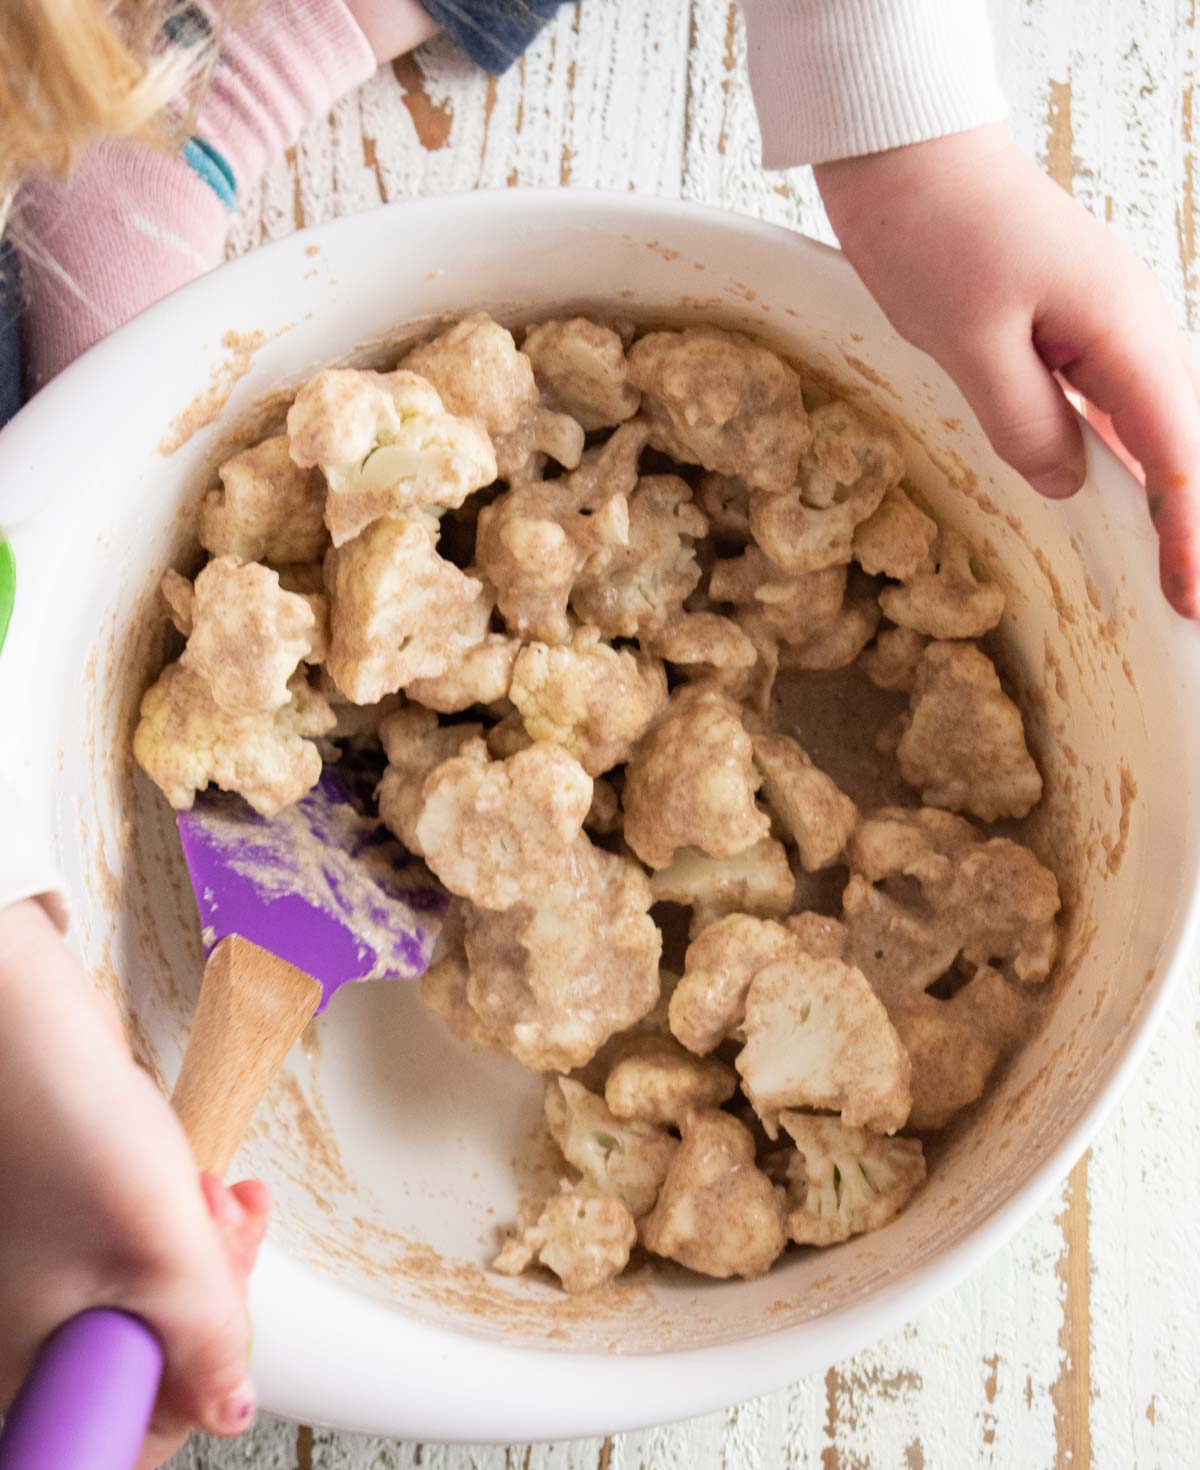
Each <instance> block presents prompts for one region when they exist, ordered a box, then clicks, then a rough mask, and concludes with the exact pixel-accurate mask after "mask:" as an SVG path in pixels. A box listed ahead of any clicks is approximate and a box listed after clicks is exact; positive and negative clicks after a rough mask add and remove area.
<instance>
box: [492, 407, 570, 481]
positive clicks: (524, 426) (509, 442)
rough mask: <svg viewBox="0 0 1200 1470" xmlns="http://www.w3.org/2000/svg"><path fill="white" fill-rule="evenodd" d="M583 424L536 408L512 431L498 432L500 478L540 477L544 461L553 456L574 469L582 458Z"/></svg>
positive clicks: (497, 453)
mask: <svg viewBox="0 0 1200 1470" xmlns="http://www.w3.org/2000/svg"><path fill="white" fill-rule="evenodd" d="M585 442H586V436H585V434H584V432H583V427H582V425H580V424H577V423H576V422H575V420H574V419H573V418H570V417H569V416H568V415H567V414H565V413H555V412H553V410H552V409H549V408H535V409H533V410H531V412H530V413H529V415H528V417H526V418H524V419H522V420H521V423H520V424H519V425H518V426H517V428H515V429H514V430H513V432H512V433H511V434H497V435H496V436H495V438H494V439H493V440H492V443H493V445H494V446H495V449H496V469H497V472H498V473H499V476H500V478H501V479H502V480H507V481H508V482H509V484H512V485H515V484H519V483H525V482H527V481H530V480H540V479H541V478H542V475H543V472H544V471H545V468H546V461H547V460H550V459H553V460H557V462H558V463H559V464H560V465H562V467H563V468H564V469H567V470H573V469H575V468H576V466H577V465H578V464H579V463H580V462H581V460H582V459H583V447H584V444H585Z"/></svg>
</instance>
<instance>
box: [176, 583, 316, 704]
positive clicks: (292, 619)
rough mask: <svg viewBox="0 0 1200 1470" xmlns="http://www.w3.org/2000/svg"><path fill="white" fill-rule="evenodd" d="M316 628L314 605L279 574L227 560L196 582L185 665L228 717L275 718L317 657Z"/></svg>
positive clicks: (183, 662) (184, 657)
mask: <svg viewBox="0 0 1200 1470" xmlns="http://www.w3.org/2000/svg"><path fill="white" fill-rule="evenodd" d="M315 630H316V618H315V617H314V615H313V609H312V607H311V606H310V605H309V603H308V602H307V601H306V600H305V599H304V598H303V597H300V596H297V595H296V594H295V593H293V592H284V591H283V590H282V589H281V588H280V585H279V574H278V573H277V572H272V571H270V570H269V569H268V568H267V567H264V566H260V565H259V564H258V563H257V562H251V563H250V564H249V565H247V566H242V565H240V564H239V563H238V561H237V559H236V558H235V557H232V556H219V557H218V558H217V559H216V560H215V561H210V562H209V563H208V565H207V566H206V567H205V568H204V570H203V571H202V572H201V573H200V575H199V576H198V577H197V578H196V582H195V585H194V587H193V589H192V628H191V632H190V634H189V635H188V641H187V647H186V648H185V649H184V650H183V654H182V656H181V658H180V660H179V661H180V663H181V664H183V665H184V667H185V668H188V669H191V670H192V672H193V673H195V674H197V675H198V676H199V677H200V678H201V679H203V680H204V682H205V683H206V684H207V685H208V687H209V690H210V691H211V693H212V697H213V699H214V700H215V701H216V703H217V705H218V706H219V707H220V708H221V709H223V710H225V711H226V713H227V714H231V715H258V714H270V713H271V712H272V711H274V710H277V709H282V708H283V706H284V705H285V704H287V702H288V700H289V699H291V697H292V696H291V694H290V693H289V690H288V680H289V679H290V678H291V677H292V675H293V674H294V673H295V672H296V666H297V665H298V664H299V663H300V661H301V659H303V658H306V657H308V656H310V655H311V654H312V652H313V638H314V632H315Z"/></svg>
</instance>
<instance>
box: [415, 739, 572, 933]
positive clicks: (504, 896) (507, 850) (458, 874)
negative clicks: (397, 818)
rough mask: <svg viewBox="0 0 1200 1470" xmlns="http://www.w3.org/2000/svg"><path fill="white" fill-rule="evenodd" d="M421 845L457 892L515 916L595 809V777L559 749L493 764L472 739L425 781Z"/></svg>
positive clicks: (566, 856)
mask: <svg viewBox="0 0 1200 1470" xmlns="http://www.w3.org/2000/svg"><path fill="white" fill-rule="evenodd" d="M421 799H422V805H421V814H420V816H419V817H418V818H417V843H418V846H419V849H420V851H421V853H422V854H423V855H424V858H425V861H426V862H427V863H428V864H429V866H430V868H431V869H432V870H433V872H434V873H435V874H436V875H437V876H438V877H439V878H440V879H441V880H442V882H443V883H444V884H445V885H446V887H447V888H448V889H449V890H450V891H451V893H457V894H458V895H459V896H460V897H462V898H467V899H470V901H471V902H472V903H475V904H478V905H479V906H480V908H485V909H508V908H511V907H512V906H513V904H515V903H519V902H520V901H521V900H522V899H525V900H533V899H535V898H537V896H538V895H539V894H540V893H542V892H543V891H544V890H545V888H546V887H547V885H548V884H549V883H550V881H551V880H552V878H553V877H554V875H555V874H556V873H558V872H559V871H560V870H561V868H562V866H563V864H564V863H566V862H569V860H570V854H571V849H572V848H573V846H574V844H575V839H576V838H577V837H578V836H579V834H580V833H581V832H582V831H583V819H584V817H586V816H587V814H588V808H589V807H590V806H591V804H592V781H591V777H590V776H589V775H588V774H587V772H586V771H585V770H584V769H583V767H582V766H581V765H580V764H579V762H578V761H577V760H575V759H574V758H573V757H572V756H570V755H568V754H567V752H566V751H565V750H563V749H562V748H561V746H558V745H551V744H548V743H544V742H542V743H538V744H535V745H532V746H530V748H529V749H528V750H522V751H520V752H518V754H516V755H514V756H510V757H509V759H508V760H505V761H489V760H488V753H487V746H486V745H485V744H484V742H483V741H482V740H472V741H471V742H470V743H469V744H468V745H466V746H464V747H463V748H462V750H461V751H460V753H459V754H458V755H456V756H454V757H453V758H452V759H450V760H448V761H446V762H444V763H443V764H442V765H440V766H438V767H437V769H436V770H434V771H433V772H432V773H431V774H430V775H429V776H427V777H426V778H425V784H424V786H423V787H422V789H421Z"/></svg>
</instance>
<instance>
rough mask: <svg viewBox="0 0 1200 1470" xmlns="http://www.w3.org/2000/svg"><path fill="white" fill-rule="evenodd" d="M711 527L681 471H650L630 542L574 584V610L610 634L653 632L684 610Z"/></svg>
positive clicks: (637, 498)
mask: <svg viewBox="0 0 1200 1470" xmlns="http://www.w3.org/2000/svg"><path fill="white" fill-rule="evenodd" d="M707 530H708V522H707V521H706V520H705V518H704V516H703V514H702V513H701V511H700V510H699V508H698V507H697V506H696V505H694V504H693V502H692V492H691V489H690V487H689V486H688V484H687V482H686V481H684V480H681V479H680V478H679V476H678V475H647V476H645V477H644V478H643V479H641V480H639V481H638V484H637V489H636V490H635V491H634V492H633V495H632V496H631V497H630V500H629V541H628V544H627V545H625V546H623V547H621V548H620V549H619V550H617V551H615V552H614V554H613V556H612V559H611V561H610V562H609V563H608V565H607V566H606V567H605V568H603V569H597V570H588V569H585V570H584V573H583V575H582V576H580V577H579V578H578V580H577V581H576V583H575V587H574V590H573V592H572V594H571V607H572V609H573V610H574V612H575V614H576V615H577V616H578V617H580V618H582V619H583V620H584V621H585V622H587V623H590V624H592V625H593V626H594V627H597V628H599V629H600V631H601V632H602V633H603V634H605V635H606V637H609V638H637V637H639V636H640V635H642V634H643V633H646V634H652V633H654V632H655V631H656V630H657V629H659V628H661V627H662V626H663V625H664V624H665V623H667V622H669V621H670V620H671V619H672V618H674V617H676V616H678V614H679V613H681V612H682V610H683V603H684V599H685V598H686V597H687V596H688V594H689V593H690V592H692V591H694V589H695V588H696V586H697V584H698V583H699V581H700V563H699V562H698V561H697V560H696V552H695V540H696V538H697V537H699V536H703V535H704V534H705V532H706V531H707Z"/></svg>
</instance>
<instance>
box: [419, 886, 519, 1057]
mask: <svg viewBox="0 0 1200 1470" xmlns="http://www.w3.org/2000/svg"><path fill="white" fill-rule="evenodd" d="M464 932H465V924H464V919H463V913H462V906H461V905H460V904H458V903H451V905H450V908H449V910H448V911H447V913H446V917H445V919H444V920H443V921H442V929H441V933H440V934H439V935H438V942H437V948H436V949H435V951H434V955H433V959H432V960H431V961H430V963H429V967H428V969H427V970H426V971H425V973H424V974H423V975H422V976H421V999H422V1000H423V1001H424V1002H425V1004H426V1006H428V1008H429V1009H430V1010H431V1011H432V1012H433V1013H434V1015H435V1016H439V1017H440V1018H441V1019H442V1020H443V1021H444V1022H445V1023H446V1029H447V1030H448V1031H449V1032H450V1034H451V1035H452V1036H455V1037H457V1038H458V1040H459V1041H465V1042H466V1043H467V1045H468V1046H474V1047H477V1048H479V1049H480V1050H483V1051H500V1050H503V1048H502V1047H501V1046H500V1043H499V1042H498V1041H497V1040H496V1038H495V1036H493V1035H492V1033H491V1032H490V1031H489V1030H488V1028H487V1027H486V1026H485V1025H484V1024H483V1022H482V1021H481V1020H480V1018H479V1017H478V1016H477V1015H476V1014H475V1012H474V1011H473V1010H472V1009H471V1004H470V1002H469V1001H468V1000H467V981H468V980H469V979H470V976H471V972H470V969H469V967H468V965H467V952H466V949H465V948H464V945H463V936H464Z"/></svg>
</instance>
